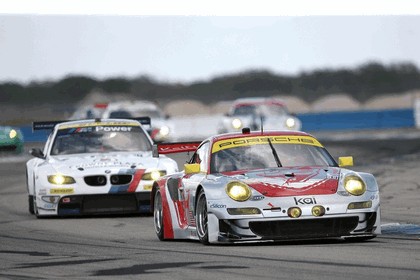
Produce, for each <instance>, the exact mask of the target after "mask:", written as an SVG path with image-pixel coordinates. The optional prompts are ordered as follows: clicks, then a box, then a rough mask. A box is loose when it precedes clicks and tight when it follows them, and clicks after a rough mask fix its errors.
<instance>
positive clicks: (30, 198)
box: [28, 195, 35, 215]
mask: <svg viewBox="0 0 420 280" xmlns="http://www.w3.org/2000/svg"><path fill="white" fill-rule="evenodd" d="M28 210H29V213H31V214H32V215H33V214H35V211H34V196H33V195H29V196H28Z"/></svg>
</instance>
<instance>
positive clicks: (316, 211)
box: [312, 205, 325, 217]
mask: <svg viewBox="0 0 420 280" xmlns="http://www.w3.org/2000/svg"><path fill="white" fill-rule="evenodd" d="M324 214H325V208H324V207H323V206H321V205H315V206H314V207H312V215H313V216H315V217H321V216H324Z"/></svg>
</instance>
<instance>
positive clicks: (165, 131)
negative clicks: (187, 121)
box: [159, 125, 171, 136]
mask: <svg viewBox="0 0 420 280" xmlns="http://www.w3.org/2000/svg"><path fill="white" fill-rule="evenodd" d="M169 132H171V130H170V129H169V127H167V126H166V125H164V126H162V127H161V128H160V130H159V134H160V135H161V136H168V135H169Z"/></svg>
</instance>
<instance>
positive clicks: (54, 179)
mask: <svg viewBox="0 0 420 280" xmlns="http://www.w3.org/2000/svg"><path fill="white" fill-rule="evenodd" d="M48 182H50V183H51V184H54V185H69V184H74V183H76V181H75V180H74V178H73V177H70V176H65V175H61V174H55V175H50V176H48Z"/></svg>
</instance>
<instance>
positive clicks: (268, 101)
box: [217, 97, 302, 133]
mask: <svg viewBox="0 0 420 280" xmlns="http://www.w3.org/2000/svg"><path fill="white" fill-rule="evenodd" d="M261 124H262V125H263V129H264V130H273V129H277V130H300V129H301V127H302V124H301V121H300V120H299V119H298V118H296V117H295V116H293V115H292V114H290V113H289V112H288V110H287V107H286V104H285V103H284V102H283V101H282V100H280V99H277V98H263V97H251V98H239V99H236V100H235V101H234V102H233V103H232V106H231V108H230V110H229V112H228V113H227V114H226V115H225V116H224V117H223V119H222V120H221V121H220V123H219V124H218V128H217V131H218V133H226V132H238V131H241V129H242V128H244V127H249V128H251V130H261Z"/></svg>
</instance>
